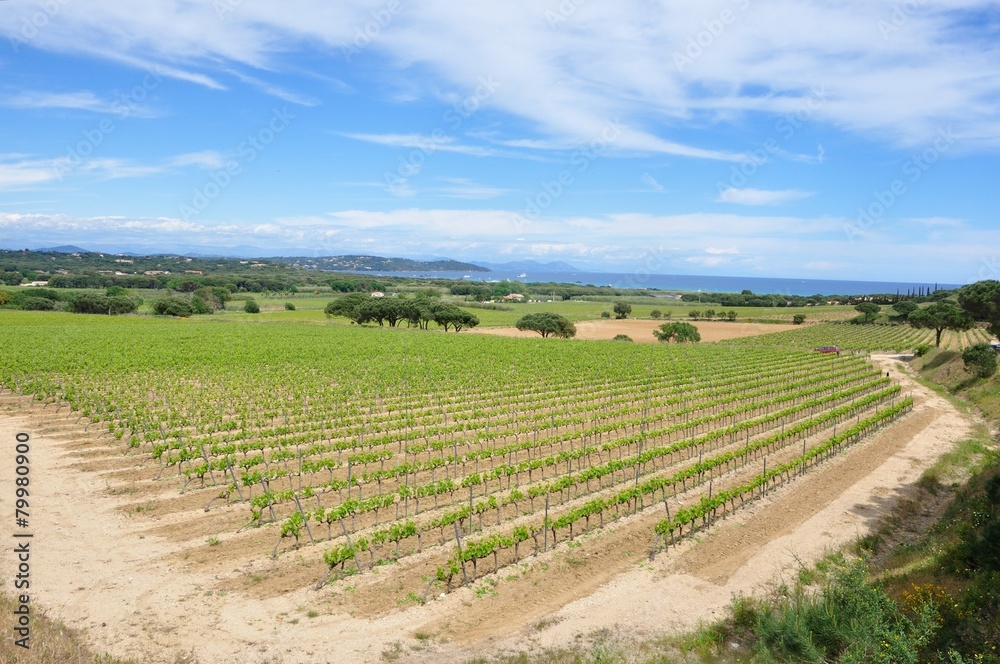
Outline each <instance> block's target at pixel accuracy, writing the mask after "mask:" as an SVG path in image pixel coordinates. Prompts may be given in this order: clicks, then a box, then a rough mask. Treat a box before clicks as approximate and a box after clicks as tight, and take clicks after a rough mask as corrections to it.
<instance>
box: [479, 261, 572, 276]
mask: <svg viewBox="0 0 1000 664" xmlns="http://www.w3.org/2000/svg"><path fill="white" fill-rule="evenodd" d="M478 265H482V266H483V267H486V268H489V269H491V270H502V271H507V272H510V271H515V270H516V271H520V272H526V273H529V274H530V273H531V272H582V271H583V270H580V269H579V268H576V267H573V266H572V265H570V264H569V263H563V262H562V261H553V262H551V263H539V262H538V261H511V262H510V263H484V262H482V261H480V262H479V263H478Z"/></svg>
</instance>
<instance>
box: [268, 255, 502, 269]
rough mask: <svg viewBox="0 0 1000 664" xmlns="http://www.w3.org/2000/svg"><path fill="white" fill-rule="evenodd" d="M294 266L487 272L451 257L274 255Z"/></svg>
mask: <svg viewBox="0 0 1000 664" xmlns="http://www.w3.org/2000/svg"><path fill="white" fill-rule="evenodd" d="M271 260H273V261H281V262H285V263H288V264H290V265H295V266H296V267H302V268H306V269H312V270H325V271H328V272H337V271H352V272H361V271H371V272H489V271H490V270H489V268H485V267H481V266H479V265H473V264H472V263H462V262H460V261H453V260H437V261H415V260H411V259H409V258H383V257H381V256H323V257H319V258H308V257H295V258H273V259H271Z"/></svg>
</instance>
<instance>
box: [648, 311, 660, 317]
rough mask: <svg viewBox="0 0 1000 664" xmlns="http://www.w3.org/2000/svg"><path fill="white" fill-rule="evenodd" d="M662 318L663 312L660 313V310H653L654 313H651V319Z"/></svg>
mask: <svg viewBox="0 0 1000 664" xmlns="http://www.w3.org/2000/svg"><path fill="white" fill-rule="evenodd" d="M661 316H663V312H662V311H660V310H659V309H653V310H652V311H650V312H649V317H650V318H660V317H661Z"/></svg>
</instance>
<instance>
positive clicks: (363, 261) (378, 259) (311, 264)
mask: <svg viewBox="0 0 1000 664" xmlns="http://www.w3.org/2000/svg"><path fill="white" fill-rule="evenodd" d="M185 248H186V249H190V247H185ZM133 249H134V248H133ZM244 249H247V248H246V247H233V248H232V250H230V251H227V252H226V253H215V252H207V253H201V252H197V251H177V252H169V251H149V252H145V253H144V252H136V251H134V250H133V251H110V250H107V249H105V250H103V251H101V252H95V251H93V250H90V249H84V248H82V247H77V246H75V245H61V246H58V247H46V248H42V249H37V250H36V251H44V252H53V253H59V254H86V253H103V254H111V255H116V256H130V257H142V256H183V257H185V258H193V259H201V260H208V259H234V258H250V257H251V256H252V255H259V250H258V253H257V254H250V253H247V252H244V251H241V250H244ZM260 259H261V260H267V261H270V262H274V263H284V264H287V265H293V266H298V267H302V268H306V269H312V270H324V271H330V272H336V271H351V272H361V271H364V272H367V271H371V272H470V273H471V272H492V271H500V272H524V273H526V274H531V273H535V274H537V273H569V272H581V271H582V270H580V269H579V268H577V267H575V266H573V265H570V264H569V263H564V262H562V261H552V262H549V263H542V262H539V261H533V260H523V261H510V262H507V263H488V262H485V261H476V262H475V263H465V262H462V261H456V260H452V259H450V258H433V257H428V259H427V260H415V259H411V258H385V257H383V256H365V255H347V256H309V255H307V254H306V253H305V252H304V251H303V253H302V254H299V255H297V256H279V257H273V256H272V257H266V258H265V257H261V258H260Z"/></svg>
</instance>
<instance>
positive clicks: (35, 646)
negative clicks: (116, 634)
mask: <svg viewBox="0 0 1000 664" xmlns="http://www.w3.org/2000/svg"><path fill="white" fill-rule="evenodd" d="M29 606H30V611H31V614H30V623H29V629H30V630H31V632H30V639H29V641H28V644H29V645H30V649H28V650H26V649H24V648H21V647H19V646H16V645H15V644H14V641H15V639H17V638H20V637H19V636H18V635H16V634H15V632H14V628H15V627H16V625H15V623H14V617H15V616H14V611H15V610H16V609H17V608H18V603H17V601H16V599H15V598H14V597H13V596H11V595H8V594H6V593H2V592H0V662H4V664H29V663H36V662H59V663H60V664H138V660H134V659H118V658H117V657H112V656H111V655H108V654H95V653H94V652H93V651H91V650H90V649H89V648H88V647H87V646H86V645H85V644H84V642H83V637H82V635H81V634H80V632H79V631H77V630H75V629H72V628H70V627H67V626H66V625H64V624H63V623H62V621H59V620H53V619H52V618H49V617H48V615H46V613H45V611H44V610H42V609H40V608H39V607H38V605H37V604H30V605H29Z"/></svg>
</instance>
